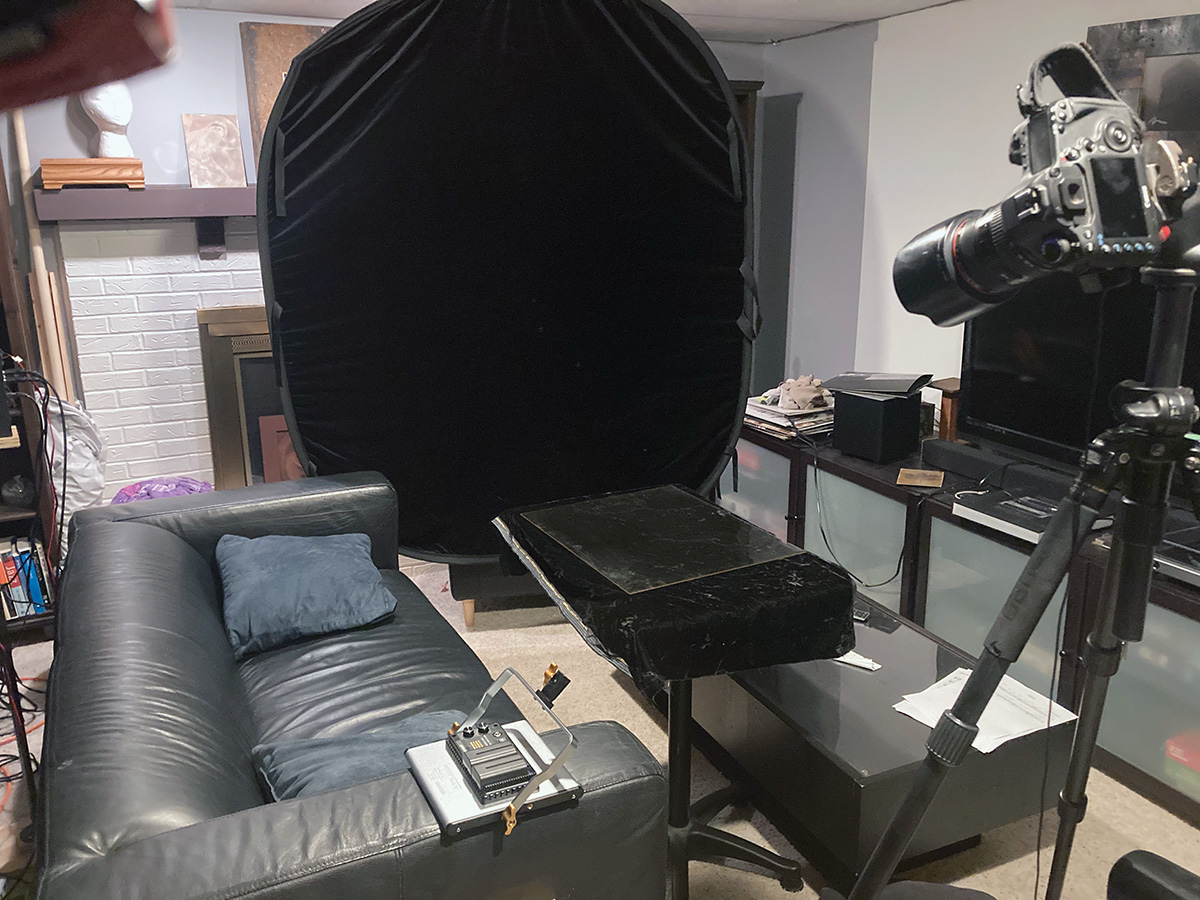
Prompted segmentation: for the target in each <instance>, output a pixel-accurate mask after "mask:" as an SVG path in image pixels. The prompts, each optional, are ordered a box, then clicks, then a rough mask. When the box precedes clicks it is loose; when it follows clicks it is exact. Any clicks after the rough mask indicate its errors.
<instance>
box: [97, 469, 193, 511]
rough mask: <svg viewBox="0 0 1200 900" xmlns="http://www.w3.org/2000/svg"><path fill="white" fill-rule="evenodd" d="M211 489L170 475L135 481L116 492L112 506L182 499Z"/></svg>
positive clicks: (185, 478)
mask: <svg viewBox="0 0 1200 900" xmlns="http://www.w3.org/2000/svg"><path fill="white" fill-rule="evenodd" d="M212 489H213V486H212V485H211V484H209V483H208V482H207V481H197V480H196V479H195V478H188V477H187V476H186V475H170V476H165V477H162V478H147V479H146V480H145V481H135V482H134V483H133V484H130V485H126V486H125V487H123V488H121V489H120V490H119V491H117V496H115V497H113V498H112V504H110V505H113V506H115V505H116V504H118V503H133V502H134V501H135V500H156V499H158V498H159V497H182V496H184V495H185V494H206V493H208V492H209V491H211V490H212Z"/></svg>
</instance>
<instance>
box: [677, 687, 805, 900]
mask: <svg viewBox="0 0 1200 900" xmlns="http://www.w3.org/2000/svg"><path fill="white" fill-rule="evenodd" d="M669 691H670V694H669V703H668V706H667V835H668V846H667V863H668V866H669V868H670V874H671V900H688V893H689V891H688V861H689V860H692V859H701V858H703V859H706V860H709V861H712V862H719V863H725V862H727V861H728V860H740V861H742V862H748V863H753V864H754V865H756V866H759V867H761V868H763V869H766V870H767V871H769V872H771V873H772V874H773V875H774V876H775V877H776V878H778V879H779V882H780V884H782V885H783V887H784V888H786V889H788V890H793V891H798V890H800V889H801V888H802V887H804V881H803V879H802V878H801V876H800V862H799V861H798V860H794V859H788V858H786V857H783V856H780V855H778V854H777V853H772V852H771V851H770V850H767V849H766V848H765V847H759V846H758V845H757V844H752V843H751V842H750V841H747V840H743V839H742V838H739V837H736V836H735V835H732V834H729V833H728V832H725V831H721V830H720V829H717V828H713V827H711V826H710V825H708V822H709V821H710V820H711V819H712V817H713V816H715V815H716V814H717V813H718V812H720V811H721V810H722V809H724V808H725V807H726V806H728V805H729V804H730V803H731V802H733V801H734V800H735V799H736V798H737V792H736V790H734V789H730V788H725V789H723V790H720V791H717V792H716V793H715V794H712V795H710V796H709V797H705V798H703V799H701V800H698V801H697V802H696V803H695V805H694V806H693V805H692V803H691V790H692V787H691V786H692V736H691V726H692V683H691V682H690V681H672V682H671V684H670V688H669Z"/></svg>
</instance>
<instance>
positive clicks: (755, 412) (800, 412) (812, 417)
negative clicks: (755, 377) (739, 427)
mask: <svg viewBox="0 0 1200 900" xmlns="http://www.w3.org/2000/svg"><path fill="white" fill-rule="evenodd" d="M743 424H744V425H745V426H746V427H747V428H753V429H754V430H755V431H761V432H762V433H763V434H769V435H771V436H772V437H777V438H782V439H783V440H785V441H786V440H791V439H792V438H796V437H800V436H804V437H807V438H815V437H819V436H820V435H823V434H828V433H829V432H831V431H832V430H833V406H832V405H830V406H818V407H816V408H815V409H780V408H779V407H778V406H776V405H769V404H766V403H762V402H760V401H759V398H758V397H751V398H750V399H749V400H747V401H746V417H745V419H744V420H743Z"/></svg>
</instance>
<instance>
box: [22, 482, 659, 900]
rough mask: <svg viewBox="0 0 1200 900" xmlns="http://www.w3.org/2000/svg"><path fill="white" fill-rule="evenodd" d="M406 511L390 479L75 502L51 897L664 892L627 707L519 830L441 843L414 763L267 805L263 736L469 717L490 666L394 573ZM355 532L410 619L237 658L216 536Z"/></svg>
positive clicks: (54, 728)
mask: <svg viewBox="0 0 1200 900" xmlns="http://www.w3.org/2000/svg"><path fill="white" fill-rule="evenodd" d="M396 519H397V510H396V497H395V494H394V493H393V491H392V489H391V487H390V486H389V485H388V483H387V482H386V481H385V480H383V478H382V477H381V476H378V475H374V474H358V475H345V476H338V477H330V478H313V479H308V480H304V481H296V482H286V483H282V484H273V485H264V486H257V487H252V488H246V489H244V490H237V491H228V492H221V493H216V494H207V495H199V496H196V497H188V498H183V499H179V500H156V501H148V502H144V503H136V504H130V505H127V506H118V507H110V508H107V509H98V510H91V511H86V512H81V513H79V514H78V515H76V516H75V518H74V520H73V522H72V527H71V532H72V539H71V551H70V559H69V562H68V565H67V570H66V574H65V576H64V580H63V584H62V586H61V591H60V596H59V614H58V630H57V647H56V652H55V659H54V664H53V668H52V670H51V677H50V684H49V700H48V703H49V706H48V712H47V724H46V744H45V752H44V758H43V763H42V775H43V779H44V780H43V807H44V808H43V811H42V815H41V821H40V823H39V829H40V838H41V848H42V854H43V857H44V858H43V860H42V863H43V869H42V874H41V879H40V882H39V894H38V896H39V897H40V898H42V900H67V898H71V900H78V898H88V900H110V898H111V900H117V898H120V900H173V898H201V897H203V898H234V897H271V898H289V900H299V898H311V900H317V898H321V900H329V898H337V900H342V898H344V900H350V898H353V900H376V898H378V900H383V898H388V900H424V898H429V900H433V898H439V900H441V898H445V900H450V898H454V900H457V898H462V900H468V898H469V900H485V898H489V900H494V898H514V900H515V898H520V900H550V898H568V897H569V898H571V900H615V898H622V900H661V898H662V897H663V895H664V890H665V888H664V882H665V878H664V872H665V853H666V823H665V808H666V784H665V780H664V778H663V773H662V770H661V768H660V766H659V765H658V764H657V762H656V761H655V760H654V759H653V757H651V755H650V754H649V753H648V752H647V751H646V749H645V748H644V747H643V746H642V745H641V744H640V743H639V742H638V741H637V740H636V739H635V738H634V737H633V736H632V735H631V734H630V733H629V732H628V731H626V730H625V729H624V728H622V727H621V726H620V725H617V724H615V723H611V722H599V723H592V724H587V725H582V726H579V727H578V731H577V733H578V736H579V750H578V752H577V753H576V755H575V757H574V758H573V760H572V762H571V764H570V770H571V772H572V774H573V775H574V776H575V777H576V778H577V779H578V780H579V781H580V782H581V783H582V784H583V786H584V789H585V794H584V796H583V798H582V800H580V801H579V803H578V805H577V806H575V807H573V808H566V807H564V808H560V809H558V810H556V811H544V812H543V813H541V814H537V815H531V816H529V818H528V819H527V820H525V821H522V822H520V823H519V824H518V826H517V828H516V830H515V831H514V832H513V834H512V835H511V836H510V837H501V836H500V835H499V832H498V831H495V830H492V831H484V832H480V833H476V834H474V835H471V836H467V837H464V838H461V839H458V840H454V841H448V840H445V839H443V838H442V836H441V834H440V831H439V828H438V826H437V823H436V821H435V819H434V817H433V814H432V813H431V811H430V809H429V807H428V805H427V804H426V802H425V800H424V798H423V796H422V794H421V791H420V789H419V788H418V786H417V784H416V782H415V781H414V780H413V778H412V775H411V774H410V773H408V772H404V773H401V774H398V775H395V776H392V777H388V778H384V779H381V780H378V781H373V782H369V783H366V784H360V785H357V786H353V787H349V788H345V789H343V790H338V791H331V792H328V793H324V794H319V795H316V796H311V797H304V798H300V799H297V800H290V801H285V802H280V803H272V802H266V801H265V800H264V796H263V793H262V791H261V790H260V788H259V785H258V784H257V781H256V777H255V773H254V771H253V769H252V766H251V761H250V750H251V747H252V746H253V745H254V744H256V743H258V742H260V741H263V740H265V739H275V738H280V737H284V736H286V737H289V738H307V737H317V736H324V735H333V734H339V733H348V732H350V731H352V730H353V731H364V730H368V729H370V728H372V727H375V726H377V725H382V724H385V723H388V722H390V721H394V720H395V719H397V718H399V717H402V716H406V715H409V714H412V713H415V712H419V711H423V710H436V709H462V710H469V709H471V708H472V706H473V705H474V704H475V703H476V702H477V701H478V699H479V697H480V695H481V694H482V692H483V690H484V689H485V688H486V687H487V685H488V683H489V682H490V680H491V679H490V677H489V675H488V673H487V671H486V670H485V668H484V666H483V664H482V663H481V662H480V661H479V660H478V658H477V657H475V656H474V654H473V653H472V652H471V651H470V649H469V648H468V647H467V646H466V644H465V643H463V641H462V640H461V639H460V638H459V637H458V635H457V633H456V632H455V631H454V629H453V628H451V626H450V625H449V624H448V623H447V622H446V621H445V620H444V619H443V618H442V617H441V616H440V615H439V614H438V612H437V611H436V610H435V609H434V608H433V607H432V606H431V605H430V604H429V602H428V601H427V600H426V599H425V597H424V596H423V595H422V594H421V593H420V592H419V591H418V590H417V588H416V587H415V586H414V585H413V584H412V583H411V582H410V581H409V580H408V579H407V578H406V577H405V576H404V575H402V574H401V573H400V572H399V571H398V570H397V547H396ZM338 532H365V533H366V534H368V535H369V536H370V537H371V542H372V552H373V555H374V557H375V562H376V565H378V567H379V568H380V569H381V570H382V571H383V578H384V584H385V585H387V587H388V588H389V589H390V590H391V591H392V593H394V594H395V595H396V598H397V600H398V605H397V610H396V615H395V617H394V619H393V620H392V621H390V622H388V623H385V624H381V625H378V626H374V627H370V628H366V629H360V630H356V631H351V632H345V633H342V634H335V635H330V636H325V637H320V638H313V639H310V640H307V641H303V642H301V643H298V644H293V645H291V646H287V647H282V648H278V649H276V650H272V651H269V652H266V653H263V654H261V655H258V656H255V657H251V658H249V659H247V660H245V661H243V662H242V663H240V664H239V663H236V662H235V661H234V658H233V652H232V650H231V648H230V646H229V644H228V642H227V640H226V637H225V634H224V630H223V625H222V620H221V613H220V586H219V585H220V581H219V578H218V577H217V576H216V575H215V571H216V570H215V567H214V548H215V546H216V543H217V540H218V539H219V538H220V536H221V535H223V534H226V533H235V534H241V535H246V536H250V537H254V536H258V535H263V534H304V535H308V534H330V533H338ZM580 688H582V689H584V690H586V686H585V685H580V686H577V688H576V689H580ZM500 699H502V698H500ZM500 699H498V701H497V702H500ZM508 711H510V712H514V713H515V710H512V709H511V707H510V708H508Z"/></svg>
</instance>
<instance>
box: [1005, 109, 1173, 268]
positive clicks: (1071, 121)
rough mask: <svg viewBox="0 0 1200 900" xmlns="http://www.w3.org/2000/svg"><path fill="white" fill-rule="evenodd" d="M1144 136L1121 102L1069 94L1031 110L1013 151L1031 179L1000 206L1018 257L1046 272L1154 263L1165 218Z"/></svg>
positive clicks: (1015, 138) (1016, 133)
mask: <svg viewBox="0 0 1200 900" xmlns="http://www.w3.org/2000/svg"><path fill="white" fill-rule="evenodd" d="M1142 139H1143V132H1142V123H1141V121H1139V119H1138V118H1137V116H1135V115H1134V114H1133V110H1131V109H1130V108H1129V106H1128V105H1126V104H1125V102H1124V101H1122V100H1117V99H1113V100H1109V99H1102V98H1095V97H1063V98H1062V99H1060V100H1058V101H1057V102H1056V103H1055V104H1054V105H1053V106H1049V107H1042V108H1039V109H1034V110H1032V111H1031V112H1030V114H1029V117H1028V118H1027V119H1026V120H1025V121H1024V122H1022V123H1021V124H1020V125H1019V126H1018V127H1017V129H1016V131H1014V132H1013V138H1012V145H1011V148H1010V151H1009V159H1010V160H1012V161H1013V162H1014V163H1016V164H1018V165H1020V166H1021V167H1022V168H1023V169H1024V170H1025V177H1024V179H1023V181H1022V184H1021V186H1020V187H1019V188H1018V189H1017V190H1016V192H1014V194H1013V195H1012V196H1011V197H1009V198H1008V199H1007V200H1005V201H1004V202H1003V203H1002V204H1001V206H1002V208H1005V209H1006V213H1005V214H1006V216H1008V217H1009V221H1008V225H1009V228H1010V231H1009V233H1010V234H1011V237H1012V240H1013V242H1014V245H1015V246H1016V248H1017V250H1018V252H1020V253H1022V254H1023V255H1024V256H1026V257H1027V258H1028V259H1029V260H1030V261H1031V263H1032V264H1033V265H1035V266H1037V267H1039V268H1057V267H1060V266H1061V265H1062V264H1064V263H1065V264H1068V265H1069V264H1070V263H1071V262H1072V261H1075V262H1078V263H1081V264H1083V265H1087V266H1089V267H1125V266H1141V265H1145V264H1146V263H1148V262H1150V260H1151V259H1153V257H1154V255H1155V254H1156V253H1157V252H1158V245H1159V240H1160V230H1161V227H1162V225H1163V223H1164V218H1165V217H1164V215H1163V214H1162V211H1161V210H1160V209H1159V208H1158V205H1157V204H1156V203H1155V202H1154V201H1153V199H1152V197H1151V194H1150V185H1149V184H1147V167H1146V163H1145V161H1144V159H1143V150H1142Z"/></svg>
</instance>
